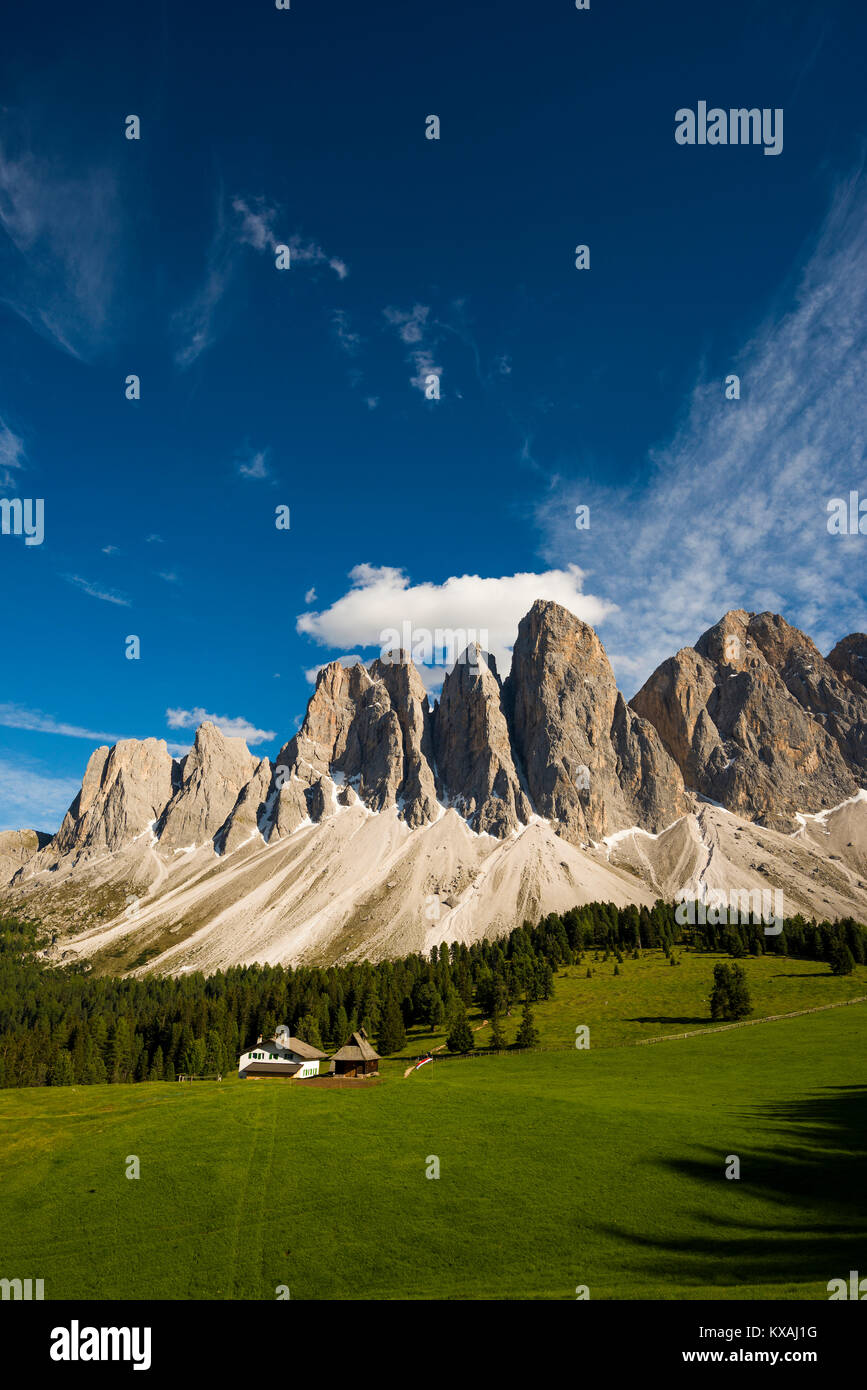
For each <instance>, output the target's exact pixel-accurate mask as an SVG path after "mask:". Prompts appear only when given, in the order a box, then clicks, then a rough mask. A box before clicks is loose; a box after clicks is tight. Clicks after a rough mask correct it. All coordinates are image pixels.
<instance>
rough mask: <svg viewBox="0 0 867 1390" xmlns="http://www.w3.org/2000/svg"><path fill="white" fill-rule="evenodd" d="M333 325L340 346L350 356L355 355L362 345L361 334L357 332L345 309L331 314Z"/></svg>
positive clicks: (336, 310)
mask: <svg viewBox="0 0 867 1390" xmlns="http://www.w3.org/2000/svg"><path fill="white" fill-rule="evenodd" d="M331 326H332V328H333V329H334V336H335V338H336V339H337V341H338V343H339V345H340V347H341V348H342V349H343V351H344V352H345V353H346V354H347V355H348V356H349V357H354V356H355V354H356V353H357V352H358V350H359V348H360V347H361V334H360V333H356V332H355V331H354V329H353V328H352V325H351V323H350V320H349V315H348V314H347V312H346V310H345V309H335V310H334V313H333V314H332V315H331Z"/></svg>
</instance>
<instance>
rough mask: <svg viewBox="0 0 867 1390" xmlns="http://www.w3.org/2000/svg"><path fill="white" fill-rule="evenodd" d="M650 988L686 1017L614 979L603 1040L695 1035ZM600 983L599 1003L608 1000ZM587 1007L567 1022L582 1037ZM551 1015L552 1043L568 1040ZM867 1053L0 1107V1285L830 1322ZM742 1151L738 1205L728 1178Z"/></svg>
mask: <svg viewBox="0 0 867 1390" xmlns="http://www.w3.org/2000/svg"><path fill="white" fill-rule="evenodd" d="M634 964H635V965H638V964H639V963H637V962H636V963H634ZM747 965H748V968H750V972H751V975H752V974H753V972H754V968H755V967H764V966H768V965H769V966H771V967H772V969H773V970H775V971H776V972H777V973H780V974H781V975H782V981H783V982H780V983H778V984H776V985H775V984H774V983H773V976H769V977H768V981H767V986H768V989H769V991H773V990H785V991H791V990H792V989H797V988H799V986H797V985H791V984H789V983H784V982H785V981H786V979H787V977H789V976H791V975H793V974H796V975H798V976H799V975H800V972H801V971H802V969H804V970H806V971H807V972H808V973H809V967H803V966H802V965H797V964H793V963H792V962H790V961H768V962H765V961H748V962H747ZM661 968H664V969H665V971H666V972H667V974H668V975H670V976H671V977H677V979H678V988H683V989H684V991H685V993H684V996H683V1003H680V1002H675V1003H672V996H670V995H668V994H666V995H665V999H666V1002H665V1003H663V1002H662V997H660V1001H659V1003H658V1004H656V1003H653V1002H651V1001H652V999H653V998H654V995H653V990H652V989H650V990H649V991H648V992H647V993H646V994H642V995H641V997H640V1000H639V999H638V998H637V997H636V999H635V1000H633V998H632V996H631V995H628V994H627V993H626V991H628V990H629V988H630V985H629V974H628V970H627V972H625V974H624V977H623V990H624V993H623V996H622V998H620V1003H619V1005H618V1008H619V1009H620V1014H619V1023H617V1024H616V1025H615V1024H614V1023H611V1025H610V1026H611V1027H612V1028H613V1027H615V1026H618V1027H622V1026H624V1023H625V1019H626V1016H627V1015H628V1014H629V1013H630V1012H634V1013H636V1014H637V1013H641V1014H642V1015H660V1017H657V1018H656V1019H655V1022H654V1027H655V1030H656V1031H657V1032H659V1031H665V1030H664V1029H660V1026H659V1025H660V1022H661V1021H662V1020H661V1016H662V1015H663V1014H664V1015H665V1021H666V1023H667V1022H668V1021H669V1020H671V1021H672V1022H675V1021H676V1022H677V1023H678V1024H680V1023H682V1022H684V1021H685V1020H687V1021H690V1022H691V1021H692V1018H693V1016H695V1017H698V1014H699V1013H700V1012H704V1011H703V1010H699V1009H698V1008H697V1007H696V1005H695V1004H694V1003H691V1002H689V1001H690V1000H691V999H692V995H691V993H690V991H691V990H693V989H694V988H695V987H696V984H695V982H694V983H693V984H690V983H689V981H688V971H687V966H686V965H683V966H681V967H668V966H665V967H661ZM812 969H813V970H814V971H816V970H817V969H823V968H822V967H812ZM706 971H707V967H706ZM571 973H572V972H571V971H570V975H571ZM591 983H593V982H587V986H589V985H590V984H591ZM846 983H847V982H845V981H834V982H833V987H834V988H838V987H840V986H841V985H844V984H846ZM604 984H605V988H606V989H607V990H608V991H609V992H608V993H607V994H606V995H605V998H608V999H609V1001H610V999H611V998H612V991H613V988H614V986H616V985H618V984H620V981H619V980H617V981H613V982H612V981H611V980H610V979H606V980H605V981H604ZM814 985H815V982H814ZM803 987H804V988H805V989H806V988H807V986H806V985H805V986H803ZM585 988H586V986H585V985H584V984H583V982H582V984H581V985H580V989H579V987H578V985H577V984H576V991H577V993H578V997H579V998H581V999H582V1003H584V1002H586V1007H584V1008H582V1010H581V1012H580V1014H579V1015H578V1018H577V1020H576V1021H587V1020H588V1019H590V1021H591V1024H592V1018H591V1015H590V1014H589V1012H588V1010H589V1009H590V1007H591V1003H590V1001H589V998H587V999H586V1001H585V997H584V995H583V991H584V990H585ZM596 988H597V986H596V984H593V989H594V991H595V989H596ZM828 988H829V989H830V988H831V984H830V983H829V985H828ZM756 993H758V991H756ZM588 996H589V990H588ZM772 997H773V998H774V999H775V1000H776V1002H777V1003H779V1002H781V1001H780V1000H779V999H777V996H776V995H773V996H772V994H770V993H769V995H768V1000H770V999H771V998H772ZM593 998H594V999H595V1001H596V1003H595V1006H596V1007H599V1008H602V1007H608V1008H609V1009H610V1008H611V1005H610V1003H609V1005H607V1006H605V1005H604V1004H603V1003H601V1002H600V1001H599V999H598V997H596V996H595V994H594V996H593ZM675 998H676V999H677V996H675ZM784 1002H785V1003H787V1004H790V1003H792V999H791V998H790V997H787V998H786V999H785V1001H784ZM810 1002H821V1001H819V1000H818V999H815V998H813V999H812V1000H811V1001H810ZM561 1006H562V1007H563V1009H564V1012H563V1016H562V1020H561V1021H560V1022H558V1023H557V1024H556V1025H553V1024H552V1027H555V1026H556V1028H558V1029H561V1031H565V1032H566V1034H569V1033H570V1032H571V1030H572V1028H573V1027H574V1023H573V1015H572V1014H570V1013H569V1010H568V1008H567V1007H566V1005H565V1003H564V1000H563V996H562V994H561V995H560V996H559V1002H558V1003H557V1004H556V1005H552V1006H551V1010H550V1013H551V1016H552V1017H553V1015H554V1010H555V1007H556V1008H557V1009H559V1008H560V1007H561ZM804 1006H805V1007H806V1006H808V1004H806V1003H805V1004H804ZM544 1012H545V1011H544V1008H543V1007H540V1008H539V1009H538V1011H537V1015H538V1017H539V1019H540V1020H541V1019H542V1017H543V1015H544ZM681 1014H682V1015H683V1017H681ZM674 1016H676V1018H675V1017H674ZM606 1026H608V1025H606V1024H605V1023H604V1016H602V1015H600V1024H599V1028H600V1032H602V1031H603V1029H604V1027H606ZM642 1026H643V1025H642ZM612 1036H613V1034H612ZM865 1044H867V1005H865V1004H855V1005H853V1006H851V1007H849V1008H841V1009H836V1010H832V1011H829V1012H826V1013H819V1014H813V1015H809V1016H806V1017H803V1018H797V1019H791V1020H786V1021H783V1022H778V1023H769V1024H762V1025H759V1026H757V1027H753V1028H743V1029H736V1030H733V1031H731V1032H726V1033H718V1034H715V1035H713V1036H710V1037H697V1038H690V1039H687V1040H685V1041H677V1042H668V1043H662V1044H660V1045H658V1046H656V1047H634V1048H632V1047H622V1048H614V1047H609V1048H604V1047H603V1048H597V1049H595V1050H591V1051H589V1052H579V1051H577V1050H575V1049H574V1048H573V1049H571V1050H570V1051H564V1052H552V1053H539V1054H515V1055H511V1056H509V1055H504V1056H501V1057H496V1058H495V1057H487V1058H478V1059H476V1060H472V1061H443V1062H436V1063H434V1064H433V1065H432V1066H428V1067H425V1068H424V1069H423V1070H422V1071H420V1072H417V1073H413V1074H412V1075H411V1076H410V1077H409V1078H408V1079H406V1080H404V1079H403V1076H402V1071H403V1067H402V1066H401V1064H400V1063H392V1064H388V1065H387V1066H386V1068H385V1075H384V1078H383V1081H382V1083H381V1084H380V1085H379V1086H377V1087H373V1088H371V1089H369V1090H367V1091H364V1092H360V1091H344V1092H341V1091H318V1092H317V1091H315V1090H313V1089H309V1088H308V1089H304V1088H302V1087H298V1086H293V1085H291V1084H289V1085H287V1084H282V1083H277V1084H274V1083H268V1082H258V1083H257V1082H239V1081H237V1080H235V1079H232V1080H230V1081H227V1082H224V1083H223V1084H217V1083H208V1082H202V1083H199V1084H196V1085H193V1086H182V1085H171V1084H167V1083H154V1084H145V1085H137V1086H119V1085H116V1086H100V1087H75V1088H69V1087H52V1088H41V1089H34V1090H12V1091H4V1092H0V1173H2V1189H0V1191H2V1216H3V1221H2V1234H0V1266H2V1270H0V1272H2V1273H3V1274H4V1275H5V1276H8V1277H13V1276H19V1277H23V1278H26V1277H32V1278H44V1279H45V1284H46V1297H48V1298H64V1297H67V1298H88V1297H105V1298H121V1299H123V1298H136V1297H144V1296H149V1297H157V1298H173V1299H176V1298H180V1299H184V1298H206V1299H233V1298H240V1299H273V1298H274V1297H275V1288H276V1286H277V1285H280V1284H286V1285H288V1286H289V1288H290V1289H291V1296H292V1298H293V1299H342V1298H357V1297H370V1298H376V1299H388V1298H477V1297H493V1298H545V1299H569V1298H574V1296H575V1287H576V1285H579V1284H586V1285H588V1286H589V1288H590V1296H591V1298H594V1299H598V1298H613V1299H621V1298H625V1299H628V1298H635V1297H661V1298H672V1299H673V1298H687V1299H688V1298H695V1297H719V1298H737V1297H747V1298H770V1297H782V1298H827V1291H826V1287H825V1286H826V1284H827V1282H828V1280H829V1279H831V1278H835V1277H838V1276H844V1275H846V1273H847V1271H848V1270H849V1269H850V1268H856V1267H859V1261H860V1262H861V1263H862V1264H863V1252H864V1248H865V1246H864V1241H865V1236H867V1230H865V1218H864V1208H863V1201H862V1187H863V1181H862V1177H861V1175H860V1174H861V1165H862V1164H863V1158H864V1153H863V1151H864V1135H865V1129H867V1126H865V1103H867V1088H865V1085H864V1079H863V1062H862V1059H863V1056H864V1051H865ZM133 1154H135V1155H138V1157H139V1159H140V1160H141V1177H140V1179H139V1180H137V1181H135V1180H133V1181H130V1180H128V1179H127V1178H126V1177H125V1167H126V1164H127V1159H128V1156H129V1155H133ZM731 1154H736V1155H738V1156H739V1157H740V1160H741V1164H742V1178H741V1180H740V1181H727V1180H726V1179H725V1177H724V1175H723V1174H724V1166H725V1162H726V1158H727V1155H731ZM430 1155H437V1156H438V1158H439V1161H440V1165H441V1176H440V1178H439V1179H438V1180H429V1179H427V1178H426V1177H425V1169H426V1164H427V1162H428V1158H429V1156H430Z"/></svg>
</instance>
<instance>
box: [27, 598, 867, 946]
mask: <svg viewBox="0 0 867 1390" xmlns="http://www.w3.org/2000/svg"><path fill="white" fill-rule="evenodd" d="M865 787H867V636H865V635H864V634H863V633H856V634H852V635H850V636H848V637H845V638H844V639H843V640H842V641H840V642H839V643H838V644H837V645H836V646H835V647H834V649H833V651H831V652H830V653H829V655H828V656H827V657H823V656H822V655H821V653H820V652H819V650H818V649H817V647H816V646H815V645H814V643H813V642H812V641H811V640H810V638H809V637H807V636H805V635H804V634H803V633H802V632H800V631H798V629H797V628H794V627H791V626H790V625H789V624H788V623H787V622H786V621H785V620H784V619H783V618H782V617H779V616H778V615H775V614H772V613H758V614H756V613H747V612H744V611H742V610H733V611H731V612H729V613H727V614H726V615H725V616H724V617H723V618H722V619H721V620H720V622H718V623H717V624H716V626H715V627H712V628H711V629H710V630H709V631H708V632H706V633H704V635H703V636H702V637H700V638H699V640H698V641H697V642H696V644H695V646H694V647H686V648H684V649H683V650H681V651H679V652H678V653H677V654H676V655H675V656H673V657H670V658H669V659H668V660H666V661H664V662H663V663H662V665H661V666H659V667H658V669H657V670H656V671H655V672H654V673H653V675H652V676H651V677H650V679H649V680H648V681H647V682H646V683H645V684H644V686H643V687H642V688H641V690H639V691H638V693H637V694H636V695H635V696H634V697H633V699H632V700H631V701H629V702H627V701H626V700H625V699H624V698H623V695H622V694H621V693H620V691H619V690H618V689H617V685H616V682H615V679H614V675H613V672H612V669H611V666H610V663H609V661H608V658H607V656H606V654H605V650H604V648H603V646H602V643H601V642H600V640H599V638H598V636H597V635H596V633H595V632H594V631H593V629H592V628H591V627H588V626H587V624H585V623H583V622H582V621H581V620H580V619H578V618H577V617H575V616H574V615H573V614H572V613H570V612H568V611H567V610H566V609H565V608H562V607H561V606H560V605H558V604H556V603H551V602H547V601H542V600H537V602H535V603H534V604H533V606H532V608H531V609H530V611H529V613H527V614H526V616H525V617H524V618H523V619H522V620H521V623H520V625H519V628H518V633H517V637H516V640H515V644H514V648H513V652H512V664H511V670H510V672H509V674H508V675H507V676H506V677H505V679H501V677H500V675H499V673H498V671H497V666H496V662H495V661H494V659H493V657H491V656H490V655H488V654H487V653H485V652H484V651H482V650H481V649H480V648H479V647H478V646H471V647H470V648H469V649H468V650H467V651H466V652H465V653H463V655H462V656H461V658H460V659H459V660H458V661H457V662H456V664H455V666H454V667H453V669H452V670H451V671H450V672H449V673H448V674H447V675H446V677H445V680H444V682H443V686H442V691H441V695H440V698H439V700H438V701H436V702H434V703H433V704H431V702H430V701H429V699H428V695H427V692H426V690H425V687H424V684H423V682H422V679H421V676H420V674H419V672H418V670H417V668H416V667H415V665H414V664H413V663H412V661H411V660H410V659H409V658H408V657H407V656H405V655H399V656H395V657H391V658H379V659H377V660H375V661H373V662H372V663H371V664H370V665H369V666H364V665H362V664H356V665H353V666H348V667H344V666H342V665H341V664H340V663H339V662H332V663H331V664H330V665H328V666H326V667H324V668H323V670H321V671H320V672H319V674H318V677H317V680H316V687H315V690H314V692H313V694H312V696H311V698H310V701H309V704H308V707H307V713H306V717H305V719H304V722H303V724H302V725H301V727H300V729H299V731H298V732H297V733H296V734H295V736H294V737H293V738H291V739H290V740H289V741H288V742H287V743H286V744H285V745H284V747H283V748H282V750H281V751H280V753H279V754H278V757H277V759H276V761H275V762H272V761H271V760H270V759H268V758H256V757H254V756H253V755H252V754H251V753H250V752H249V750H248V749H247V747H246V745H245V743H244V742H243V741H242V740H241V739H237V738H227V737H225V736H224V735H223V734H222V733H221V732H220V731H219V730H218V729H217V728H216V727H215V725H214V724H211V723H205V724H202V725H201V726H200V727H199V729H198V730H197V732H196V735H195V741H194V743H193V746H192V748H191V750H190V752H189V753H188V754H187V755H186V756H185V757H183V758H181V759H175V758H173V757H172V756H171V754H170V753H169V751H168V749H167V746H166V744H165V742H164V741H162V740H159V739H155V738H148V739H143V740H135V739H126V740H123V741H121V742H119V743H117V744H115V745H114V746H113V747H110V748H109V747H102V748H98V749H97V750H96V751H95V752H94V753H93V754H92V755H91V757H90V760H89V762H88V764H87V768H86V770H85V773H84V778H83V781H82V785H81V790H80V792H79V793H78V795H77V796H76V798H75V800H74V801H73V803H72V805H71V806H70V808H69V810H68V812H67V814H66V816H65V817H64V820H63V823H62V825H61V827H60V829H59V830H58V832H57V833H56V834H55V835H53V836H49V835H47V834H45V833H43V832H39V831H36V830H20V831H10V832H5V833H2V834H0V900H2V905H3V907H4V908H5V909H7V910H13V909H14V910H16V911H20V912H25V913H27V914H28V915H29V916H31V917H34V918H36V919H38V920H40V921H42V922H43V924H44V925H45V926H46V927H49V928H51V929H52V933H53V939H52V944H51V946H50V947H49V948H48V951H47V954H48V955H49V956H50V957H51V958H54V959H60V960H70V959H75V958H79V957H80V958H86V959H88V960H90V961H91V962H92V963H93V965H94V966H95V967H96V968H99V969H103V970H109V971H112V972H119V971H141V970H145V969H149V970H154V969H156V970H161V971H170V972H172V973H179V972H183V971H188V970H194V969H201V970H214V969H219V968H223V967H226V966H229V965H232V964H236V963H242V962H250V961H254V960H258V961H262V962H283V963H295V962H300V961H305V962H307V963H318V964H329V963H333V962H336V961H338V960H347V959H353V958H361V957H365V958H369V959H377V958H381V957H383V956H388V955H395V954H403V953H405V952H407V951H413V950H427V949H429V948H430V947H431V946H432V945H435V944H437V943H439V942H442V941H446V942H451V941H471V940H474V939H476V938H478V937H480V936H483V935H487V936H493V935H496V934H499V933H501V932H504V931H508V930H509V929H510V928H511V927H513V926H515V925H516V924H520V922H522V921H523V920H524V919H526V918H529V919H532V920H535V919H537V918H538V917H539V916H540V915H542V914H544V913H546V912H549V911H563V910H565V909H566V908H569V907H573V906H576V905H578V904H580V903H582V902H589V901H593V900H603V901H611V902H614V903H617V904H619V905H623V904H625V903H628V902H634V903H639V904H648V905H649V904H651V903H652V902H653V901H654V900H655V899H656V898H657V897H665V898H669V899H670V898H674V897H679V896H683V895H687V896H689V895H695V894H699V893H701V892H702V890H703V889H709V888H718V889H722V890H724V891H726V892H732V891H735V890H744V889H746V890H757V889H764V890H768V889H775V890H781V891H782V892H783V894H784V901H785V911H786V913H787V914H791V913H794V912H803V913H805V914H809V915H813V916H818V917H820V918H835V917H841V916H850V915H851V916H856V917H859V918H860V919H861V920H862V921H863V920H867V792H865V791H864V790H863V789H864V788H865Z"/></svg>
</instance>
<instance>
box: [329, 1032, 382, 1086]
mask: <svg viewBox="0 0 867 1390" xmlns="http://www.w3.org/2000/svg"><path fill="white" fill-rule="evenodd" d="M331 1071H332V1074H333V1075H334V1076H377V1075H378V1074H379V1053H378V1052H374V1050H373V1048H372V1047H371V1045H370V1043H369V1042H368V1041H367V1034H366V1033H365V1031H364V1029H363V1028H360V1029H359V1030H358V1032H357V1033H353V1034H352V1037H351V1038H350V1039H349V1042H348V1043H345V1044H344V1045H343V1047H341V1048H340V1049H339V1051H337V1052H335V1054H334V1056H333V1057H332V1059H331Z"/></svg>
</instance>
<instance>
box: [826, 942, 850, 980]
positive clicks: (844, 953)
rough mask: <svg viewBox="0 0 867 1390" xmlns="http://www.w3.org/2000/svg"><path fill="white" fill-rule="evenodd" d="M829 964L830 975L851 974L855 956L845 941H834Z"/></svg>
mask: <svg viewBox="0 0 867 1390" xmlns="http://www.w3.org/2000/svg"><path fill="white" fill-rule="evenodd" d="M829 964H830V966H831V974H832V975H851V974H852V972H853V970H854V969H855V957H854V956H853V955H852V952H851V951H850V950H849V947H848V946H847V945H846V943H845V941H835V943H834V945H833V946H832V948H831V956H830V961H829Z"/></svg>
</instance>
